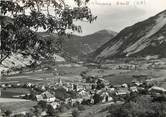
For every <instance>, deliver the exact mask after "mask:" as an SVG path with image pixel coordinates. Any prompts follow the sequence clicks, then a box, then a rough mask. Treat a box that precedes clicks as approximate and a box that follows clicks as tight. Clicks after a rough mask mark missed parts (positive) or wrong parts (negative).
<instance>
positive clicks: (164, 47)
mask: <svg viewBox="0 0 166 117" xmlns="http://www.w3.org/2000/svg"><path fill="white" fill-rule="evenodd" d="M148 55H150V56H153V55H158V56H160V57H166V10H165V11H163V12H161V13H159V14H157V15H156V16H153V17H151V18H149V19H147V20H145V21H142V22H139V23H136V24H134V25H133V26H130V27H127V28H125V29H124V30H122V31H121V32H120V33H119V34H117V36H115V37H114V38H113V39H111V40H109V41H108V42H107V43H105V44H104V45H103V46H101V47H100V48H98V49H97V50H96V51H95V52H94V53H93V55H92V56H93V57H95V58H96V59H100V60H101V59H111V58H121V57H144V56H148Z"/></svg>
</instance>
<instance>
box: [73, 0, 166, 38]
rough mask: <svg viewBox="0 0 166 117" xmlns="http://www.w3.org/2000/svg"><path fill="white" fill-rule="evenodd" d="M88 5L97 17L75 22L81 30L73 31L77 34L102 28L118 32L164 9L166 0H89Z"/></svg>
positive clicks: (89, 32)
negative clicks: (87, 20)
mask: <svg viewBox="0 0 166 117" xmlns="http://www.w3.org/2000/svg"><path fill="white" fill-rule="evenodd" d="M88 6H89V8H90V9H91V11H92V13H93V14H94V15H96V16H97V17H98V18H97V20H96V21H95V22H93V23H91V24H90V23H87V22H76V24H78V25H81V26H82V30H83V32H82V33H81V34H79V33H75V34H77V35H88V34H92V33H94V32H97V31H99V30H103V29H107V30H112V31H115V32H120V31H121V30H122V29H124V28H125V27H127V26H131V25H133V24H135V23H137V22H139V21H143V20H145V19H147V18H149V17H151V16H154V15H156V14H158V13H159V12H161V11H163V10H166V0H90V2H89V3H88Z"/></svg>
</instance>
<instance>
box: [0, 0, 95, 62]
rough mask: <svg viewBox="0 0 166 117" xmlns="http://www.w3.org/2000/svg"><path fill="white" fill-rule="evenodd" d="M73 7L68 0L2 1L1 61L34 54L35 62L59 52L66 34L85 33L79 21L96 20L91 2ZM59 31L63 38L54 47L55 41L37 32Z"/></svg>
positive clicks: (86, 0) (0, 19) (0, 4)
mask: <svg viewBox="0 0 166 117" xmlns="http://www.w3.org/2000/svg"><path fill="white" fill-rule="evenodd" d="M73 1H74V2H75V3H77V5H74V6H69V5H68V4H67V3H66V2H65V0H11V1H9V0H1V2H0V7H1V15H0V23H1V44H0V46H1V50H0V52H1V59H0V62H2V61H3V60H5V59H6V58H7V57H8V56H10V55H11V54H12V53H24V54H30V55H32V56H33V57H34V58H35V59H39V58H40V56H45V57H48V58H49V56H50V55H52V54H54V53H55V52H58V51H59V50H60V48H61V45H62V38H61V37H62V35H65V34H66V30H70V31H78V32H81V31H82V30H81V27H80V26H77V25H75V23H74V22H75V21H76V20H81V21H87V22H90V23H91V22H92V21H94V20H95V19H96V17H94V16H93V15H92V13H91V10H90V9H89V8H88V7H87V5H86V3H87V2H88V1H89V0H85V2H82V1H83V0H73ZM39 29H40V30H45V31H47V32H49V33H52V32H56V33H57V34H58V35H59V38H58V39H57V40H56V42H55V43H56V44H57V46H55V45H52V41H53V40H51V39H47V38H46V39H45V38H44V39H43V38H42V37H41V36H40V35H39V34H38V33H36V32H37V31H39Z"/></svg>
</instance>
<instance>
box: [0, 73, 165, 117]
mask: <svg viewBox="0 0 166 117" xmlns="http://www.w3.org/2000/svg"><path fill="white" fill-rule="evenodd" d="M80 76H81V77H82V79H81V80H80V81H78V82H69V81H63V80H62V79H61V76H58V81H55V82H54V81H50V82H47V83H33V82H27V83H22V84H21V83H1V84H0V96H1V97H3V91H5V90H6V91H7V90H10V89H14V90H16V91H18V90H20V89H24V93H22V94H18V95H12V97H11V95H10V96H6V97H5V98H14V99H24V100H30V101H32V102H35V103H33V106H32V107H31V108H28V109H22V110H17V109H16V110H15V111H12V110H7V109H8V108H2V107H1V108H2V109H1V110H0V111H1V116H4V117H6V116H11V117H17V116H18V115H20V116H21V115H22V116H27V117H29V116H30V117H31V116H34V117H36V116H37V117H38V116H39V117H45V116H53V117H54V116H55V117H56V116H60V115H61V114H62V113H64V112H66V111H69V110H70V111H72V113H71V116H73V117H76V116H77V115H78V114H79V113H80V112H81V111H83V110H85V107H84V105H85V106H86V105H87V106H93V105H96V104H107V103H109V104H117V103H124V101H125V100H126V99H127V98H129V97H130V96H133V95H143V94H148V95H150V96H153V97H162V98H164V99H166V97H163V96H165V95H166V89H165V88H162V87H160V86H158V84H159V82H158V81H157V80H154V79H146V80H137V79H136V77H137V76H134V77H135V79H134V78H133V80H132V81H131V82H130V83H123V84H116V85H113V84H112V83H111V82H109V81H107V80H105V79H103V78H102V76H96V77H94V76H89V75H88V74H86V72H82V73H81V74H80ZM138 77H139V76H138ZM140 77H141V76H140ZM25 89H26V90H27V92H26V93H25ZM32 109H33V111H30V110H32ZM69 116H70V115H69Z"/></svg>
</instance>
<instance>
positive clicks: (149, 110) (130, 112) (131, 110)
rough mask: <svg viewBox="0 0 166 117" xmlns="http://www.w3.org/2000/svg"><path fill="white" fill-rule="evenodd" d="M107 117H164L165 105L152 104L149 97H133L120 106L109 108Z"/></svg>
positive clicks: (165, 114) (163, 103)
mask: <svg viewBox="0 0 166 117" xmlns="http://www.w3.org/2000/svg"><path fill="white" fill-rule="evenodd" d="M109 113H110V115H109V116H108V117H166V103H165V102H160V103H159V102H153V98H152V97H151V96H149V95H143V96H138V97H135V98H134V99H132V100H130V101H128V102H125V103H124V104H122V105H113V106H111V107H110V108H109Z"/></svg>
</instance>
